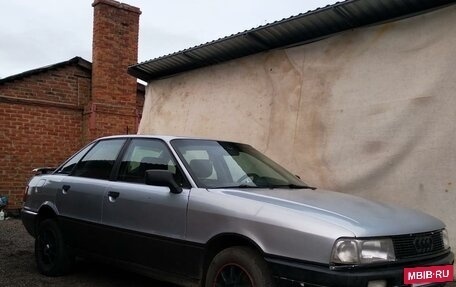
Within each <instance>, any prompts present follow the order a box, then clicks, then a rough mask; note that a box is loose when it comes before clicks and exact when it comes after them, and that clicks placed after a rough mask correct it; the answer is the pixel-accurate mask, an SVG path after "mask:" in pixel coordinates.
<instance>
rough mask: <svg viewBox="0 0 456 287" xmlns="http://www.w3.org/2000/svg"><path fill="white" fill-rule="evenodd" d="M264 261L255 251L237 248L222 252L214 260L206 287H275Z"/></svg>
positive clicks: (208, 271)
mask: <svg viewBox="0 0 456 287" xmlns="http://www.w3.org/2000/svg"><path fill="white" fill-rule="evenodd" d="M273 286H274V284H273V281H272V277H271V275H270V273H269V270H268V266H267V264H266V262H265V261H264V259H263V258H262V257H261V256H260V255H259V254H258V252H255V251H254V250H253V249H251V248H248V247H244V246H236V247H230V248H227V249H225V250H222V251H221V252H220V253H218V254H217V255H216V256H215V257H214V259H213V260H212V262H211V264H210V265H209V268H208V270H207V274H206V284H205V287H273Z"/></svg>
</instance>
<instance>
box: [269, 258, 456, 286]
mask: <svg viewBox="0 0 456 287" xmlns="http://www.w3.org/2000/svg"><path fill="white" fill-rule="evenodd" d="M266 261H267V262H268V263H269V266H270V268H271V271H272V273H273V275H274V277H275V278H276V279H277V282H278V285H279V286H287V287H288V286H290V287H295V286H296V287H298V286H306V287H307V286H315V287H316V286H318V287H323V286H326V287H333V286H334V287H367V285H368V282H369V281H376V280H385V281H386V282H387V286H388V287H393V286H394V287H395V286H407V285H403V276H404V273H403V272H404V268H406V267H415V266H431V265H447V264H453V262H454V254H453V253H452V252H449V253H447V254H445V255H442V256H439V257H436V258H433V259H430V260H426V261H420V262H413V263H412V264H407V265H394V266H383V267H375V268H363V269H350V270H330V269H329V266H322V265H314V264H310V263H300V262H293V261H288V260H283V259H276V258H266ZM435 286H442V285H441V284H436V285H435Z"/></svg>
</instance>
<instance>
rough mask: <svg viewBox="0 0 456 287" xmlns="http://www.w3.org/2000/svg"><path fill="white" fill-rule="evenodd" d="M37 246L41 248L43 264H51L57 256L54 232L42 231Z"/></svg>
mask: <svg viewBox="0 0 456 287" xmlns="http://www.w3.org/2000/svg"><path fill="white" fill-rule="evenodd" d="M39 246H40V250H41V259H42V261H43V263H45V264H52V263H54V261H55V258H56V256H57V252H56V240H55V236H54V234H52V233H51V232H50V231H47V230H46V231H44V232H42V233H41V235H40V239H39Z"/></svg>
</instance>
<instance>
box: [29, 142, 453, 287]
mask: <svg viewBox="0 0 456 287" xmlns="http://www.w3.org/2000/svg"><path fill="white" fill-rule="evenodd" d="M36 171H37V174H36V175H35V176H34V177H33V178H32V179H31V180H30V182H29V184H28V186H27V188H26V191H25V194H24V205H23V209H22V221H23V224H24V226H25V227H26V229H27V230H28V232H29V233H30V234H31V235H32V236H34V237H35V257H36V263H37V268H38V270H39V272H41V273H42V274H44V275H48V276H59V275H63V274H65V273H67V272H68V271H69V270H70V269H71V267H72V265H73V263H74V258H75V256H82V257H90V258H95V259H101V260H105V261H107V262H109V263H113V264H116V265H120V266H122V267H124V268H128V269H131V270H134V271H136V272H140V273H143V274H147V275H149V276H153V277H156V278H159V279H161V280H166V281H171V282H174V283H177V284H180V285H186V286H206V287H216V286H217V287H218V286H220V287H228V286H230V287H232V286H249V287H265V286H337V287H341V286H342V287H357V286H359V287H361V286H363V287H386V286H411V285H409V283H407V282H408V281H410V280H412V279H424V281H423V280H421V281H420V282H424V283H421V284H416V285H413V286H421V285H424V284H426V286H443V284H445V283H443V282H444V281H445V280H446V281H449V280H451V278H450V274H449V269H451V273H452V272H453V270H452V266H451V265H452V264H453V261H454V255H453V253H452V252H451V250H450V246H449V240H448V235H447V231H446V229H445V225H444V223H442V222H441V221H440V220H439V219H436V218H434V217H432V216H430V215H427V214H424V213H422V212H420V211H416V210H411V209H405V208H402V207H398V206H392V205H386V204H382V203H377V202H372V201H369V200H366V199H363V198H359V197H354V196H350V195H347V194H343V193H339V192H331V191H327V190H322V189H316V188H314V187H311V186H309V185H307V184H306V183H304V182H303V181H301V180H300V178H299V177H297V176H295V175H294V174H292V173H290V172H288V171H287V170H285V169H284V168H283V167H281V166H279V165H278V164H277V163H275V162H273V161H272V160H271V159H268V158H267V157H266V156H264V155H263V154H261V153H260V152H258V151H257V150H255V149H254V148H253V147H251V146H249V145H246V144H241V143H235V142H226V141H217V140H207V139H194V138H184V137H171V136H140V135H135V136H132V135H125V136H111V137H104V138H100V139H98V140H95V141H93V142H92V143H90V144H89V145H87V146H86V147H84V148H83V149H81V150H80V151H78V152H77V153H76V154H75V155H73V156H72V157H70V158H69V159H68V160H67V161H65V162H64V163H63V164H62V165H61V166H59V167H58V168H55V169H51V168H40V169H37V170H36ZM414 267H420V268H424V270H425V271H423V270H422V271H416V272H415V273H413V272H414V271H413V270H415V269H414ZM426 268H427V269H429V270H437V271H439V272H437V271H435V272H434V271H432V272H434V273H433V274H431V275H433V276H434V275H436V274H439V275H440V278H437V279H438V280H437V279H436V278H431V277H427V275H429V274H430V273H429V272H430V271H429V270H427V269H426ZM408 270H411V271H408ZM416 270H418V269H416ZM419 270H421V269H419ZM426 270H427V271H426ZM406 271H407V272H406ZM420 272H421V273H420ZM426 274H427V275H426ZM434 277H437V276H434ZM442 278H443V279H442ZM439 284H440V285H439Z"/></svg>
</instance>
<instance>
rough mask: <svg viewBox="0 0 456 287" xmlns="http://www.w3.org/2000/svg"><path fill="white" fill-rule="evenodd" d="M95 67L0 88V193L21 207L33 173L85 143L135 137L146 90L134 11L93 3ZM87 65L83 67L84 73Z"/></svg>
mask: <svg viewBox="0 0 456 287" xmlns="http://www.w3.org/2000/svg"><path fill="white" fill-rule="evenodd" d="M93 7H94V31H93V32H94V36H93V64H92V70H90V66H89V67H87V65H82V66H80V65H78V64H77V61H75V62H73V63H72V64H69V63H68V64H65V65H61V66H60V67H54V68H50V69H47V70H45V71H42V72H39V73H34V74H31V75H30V74H29V75H24V76H23V77H17V78H16V80H11V81H7V82H3V83H0V195H7V196H8V197H9V204H8V207H7V208H8V209H17V208H20V206H21V204H22V194H23V190H24V188H25V186H26V183H27V180H28V178H29V177H30V176H32V172H31V171H32V169H33V168H36V167H42V166H57V165H58V164H59V163H61V162H62V161H63V160H65V159H66V158H67V157H68V156H70V155H71V154H73V153H74V152H75V151H77V150H78V149H80V148H81V147H82V146H83V145H85V144H86V143H87V142H89V141H91V140H92V139H94V138H98V137H100V136H104V135H113V134H126V133H136V132H137V127H138V123H139V122H138V121H139V115H140V114H141V112H142V106H143V103H144V89H143V88H141V87H138V86H137V82H136V78H133V77H131V76H129V75H128V74H127V67H128V66H129V65H131V64H135V63H136V62H137V54H138V31H139V15H140V14H141V12H140V10H139V9H138V8H135V7H132V6H129V5H126V4H121V3H119V2H116V1H113V0H96V1H95V2H94V3H93ZM83 67H85V68H83Z"/></svg>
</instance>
